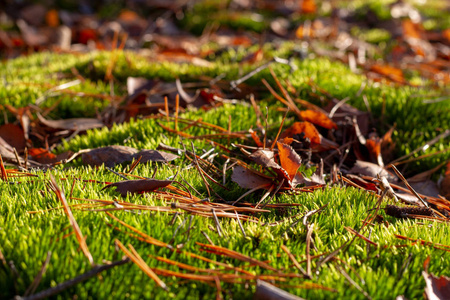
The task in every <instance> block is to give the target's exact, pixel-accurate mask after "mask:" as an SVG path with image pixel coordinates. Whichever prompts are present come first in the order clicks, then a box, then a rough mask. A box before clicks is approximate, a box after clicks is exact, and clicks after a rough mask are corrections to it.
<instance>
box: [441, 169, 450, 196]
mask: <svg viewBox="0 0 450 300" xmlns="http://www.w3.org/2000/svg"><path fill="white" fill-rule="evenodd" d="M439 194H441V195H442V196H444V197H445V198H446V199H447V200H450V162H448V163H447V170H446V171H445V174H444V178H443V179H442V181H441V182H440V185H439Z"/></svg>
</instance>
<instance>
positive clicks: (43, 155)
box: [28, 148, 56, 164]
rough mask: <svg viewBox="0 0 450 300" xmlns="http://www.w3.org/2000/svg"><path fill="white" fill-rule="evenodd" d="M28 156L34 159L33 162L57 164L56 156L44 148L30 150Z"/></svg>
mask: <svg viewBox="0 0 450 300" xmlns="http://www.w3.org/2000/svg"><path fill="white" fill-rule="evenodd" d="M28 154H29V155H30V156H31V157H32V158H33V160H35V161H37V162H39V163H41V164H51V163H54V162H56V155H55V154H53V153H51V152H50V151H48V150H45V149H43V148H31V149H28Z"/></svg>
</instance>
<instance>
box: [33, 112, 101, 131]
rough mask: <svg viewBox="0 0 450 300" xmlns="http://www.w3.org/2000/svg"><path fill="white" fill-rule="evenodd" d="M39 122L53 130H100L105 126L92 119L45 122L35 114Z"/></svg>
mask: <svg viewBox="0 0 450 300" xmlns="http://www.w3.org/2000/svg"><path fill="white" fill-rule="evenodd" d="M37 116H38V118H39V121H40V122H41V123H42V124H44V125H45V126H47V127H50V128H53V129H65V130H73V131H86V130H88V129H93V128H101V127H103V126H105V124H103V122H101V121H100V120H97V119H93V118H74V119H64V120H46V119H45V118H44V117H43V116H41V115H40V114H39V113H38V114H37Z"/></svg>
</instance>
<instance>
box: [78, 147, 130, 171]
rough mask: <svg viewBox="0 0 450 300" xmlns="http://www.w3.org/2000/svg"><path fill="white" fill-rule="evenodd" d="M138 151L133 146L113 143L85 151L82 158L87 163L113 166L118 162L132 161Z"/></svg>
mask: <svg viewBox="0 0 450 300" xmlns="http://www.w3.org/2000/svg"><path fill="white" fill-rule="evenodd" d="M137 152H138V151H137V150H136V149H134V148H132V147H127V146H119V145H113V146H107V147H101V148H96V149H92V150H91V151H89V152H86V153H83V154H82V155H81V160H82V162H83V164H86V165H90V166H101V165H102V164H105V166H107V167H110V168H112V167H114V166H115V165H116V164H121V163H124V162H126V161H132V160H133V155H134V154H136V153H137Z"/></svg>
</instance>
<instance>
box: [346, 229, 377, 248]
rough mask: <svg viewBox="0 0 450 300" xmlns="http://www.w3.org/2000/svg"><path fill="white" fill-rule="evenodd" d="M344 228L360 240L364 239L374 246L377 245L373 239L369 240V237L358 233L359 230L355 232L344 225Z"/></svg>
mask: <svg viewBox="0 0 450 300" xmlns="http://www.w3.org/2000/svg"><path fill="white" fill-rule="evenodd" d="M344 228H345V229H346V230H347V231H348V232H350V233H351V234H354V235H356V236H357V237H359V238H361V239H362V240H364V241H365V242H367V243H369V244H372V245H374V246H375V247H378V244H377V243H375V242H374V241H371V240H370V239H369V238H366V237H365V236H363V235H362V234H360V233H359V232H357V231H356V230H354V229H353V228H350V227H347V226H344Z"/></svg>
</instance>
